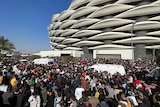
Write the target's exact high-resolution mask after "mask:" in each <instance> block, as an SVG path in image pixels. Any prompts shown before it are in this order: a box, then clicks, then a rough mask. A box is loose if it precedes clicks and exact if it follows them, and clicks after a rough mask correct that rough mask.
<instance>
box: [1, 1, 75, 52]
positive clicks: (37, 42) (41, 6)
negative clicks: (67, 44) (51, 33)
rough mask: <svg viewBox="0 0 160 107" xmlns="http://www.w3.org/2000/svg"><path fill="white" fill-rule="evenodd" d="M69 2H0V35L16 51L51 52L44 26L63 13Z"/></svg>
mask: <svg viewBox="0 0 160 107" xmlns="http://www.w3.org/2000/svg"><path fill="white" fill-rule="evenodd" d="M71 1H72V0H0V35H1V36H4V37H5V38H8V39H9V40H10V41H11V42H13V43H14V44H15V47H16V50H18V51H22V52H29V53H31V52H38V51H40V50H51V49H50V44H49V38H48V31H47V26H48V25H49V24H50V23H51V17H52V15H54V14H56V13H60V12H62V11H63V10H66V9H67V8H68V7H69V5H70V3H71Z"/></svg>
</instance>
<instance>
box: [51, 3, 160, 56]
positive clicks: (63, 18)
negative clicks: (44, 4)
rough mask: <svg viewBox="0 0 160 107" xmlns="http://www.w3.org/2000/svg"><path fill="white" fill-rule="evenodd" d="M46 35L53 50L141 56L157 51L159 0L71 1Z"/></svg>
mask: <svg viewBox="0 0 160 107" xmlns="http://www.w3.org/2000/svg"><path fill="white" fill-rule="evenodd" d="M48 32H49V38H50V44H51V48H52V50H78V51H83V53H84V56H90V55H93V56H94V57H116V58H119V57H122V55H124V57H125V55H128V54H130V56H132V58H133V55H134V57H135V58H138V57H143V56H145V55H146V54H148V52H150V51H152V49H157V48H159V44H160V0H73V1H72V3H71V5H70V6H69V8H68V9H67V10H64V11H62V12H61V13H59V14H55V15H53V17H52V23H51V24H50V25H49V26H48ZM151 53H152V52H151Z"/></svg>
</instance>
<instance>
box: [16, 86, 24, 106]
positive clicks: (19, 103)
mask: <svg viewBox="0 0 160 107" xmlns="http://www.w3.org/2000/svg"><path fill="white" fill-rule="evenodd" d="M23 105H24V89H23V87H20V88H19V89H18V93H17V101H16V107H23Z"/></svg>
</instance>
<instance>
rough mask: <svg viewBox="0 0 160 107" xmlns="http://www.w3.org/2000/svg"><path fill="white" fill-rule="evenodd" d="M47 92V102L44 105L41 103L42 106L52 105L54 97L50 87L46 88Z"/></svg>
mask: <svg viewBox="0 0 160 107" xmlns="http://www.w3.org/2000/svg"><path fill="white" fill-rule="evenodd" d="M47 94H48V98H47V101H46V102H47V103H46V106H45V105H43V106H44V107H54V98H55V94H54V93H53V90H52V89H48V91H47Z"/></svg>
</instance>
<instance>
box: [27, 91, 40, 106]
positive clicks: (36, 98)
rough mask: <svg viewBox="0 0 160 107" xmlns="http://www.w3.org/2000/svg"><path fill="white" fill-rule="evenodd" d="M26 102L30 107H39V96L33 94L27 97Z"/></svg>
mask: <svg viewBox="0 0 160 107" xmlns="http://www.w3.org/2000/svg"><path fill="white" fill-rule="evenodd" d="M28 102H29V103H30V107H40V104H41V99H40V96H39V95H38V94H36V93H35V92H33V93H32V95H31V96H30V97H29V99H28Z"/></svg>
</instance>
